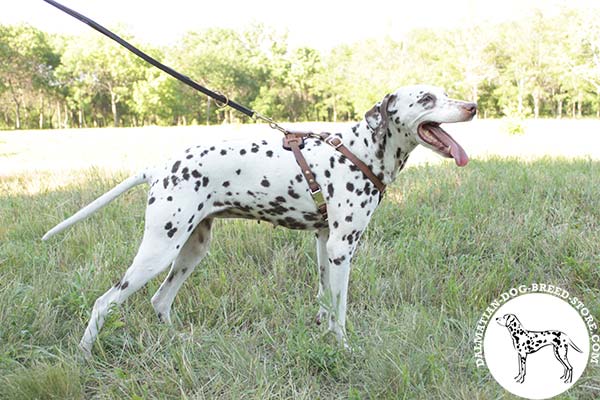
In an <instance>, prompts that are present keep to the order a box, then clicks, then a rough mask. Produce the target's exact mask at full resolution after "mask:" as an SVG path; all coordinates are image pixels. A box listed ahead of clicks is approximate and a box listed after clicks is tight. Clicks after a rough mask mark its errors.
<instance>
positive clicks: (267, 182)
mask: <svg viewBox="0 0 600 400" xmlns="http://www.w3.org/2000/svg"><path fill="white" fill-rule="evenodd" d="M260 184H261V185H262V186H264V187H269V186H271V182H269V181H268V180H267V178H264V179H263V180H262V181H261V182H260Z"/></svg>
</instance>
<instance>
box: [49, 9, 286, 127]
mask: <svg viewBox="0 0 600 400" xmlns="http://www.w3.org/2000/svg"><path fill="white" fill-rule="evenodd" d="M44 1H45V2H46V3H48V4H51V5H53V6H54V7H56V8H58V9H59V10H61V11H64V12H65V13H67V14H69V15H70V16H72V17H74V18H77V19H78V20H79V21H81V22H83V23H84V24H87V25H89V26H90V27H92V28H94V29H95V30H97V31H98V32H100V33H102V34H103V35H105V36H108V37H109V38H111V39H112V40H114V41H115V42H117V43H119V44H120V45H121V46H123V47H125V48H126V49H127V50H129V51H131V52H132V53H133V54H135V55H136V56H138V57H140V58H142V59H143V60H144V61H146V62H148V63H150V64H152V65H154V66H155V67H156V68H158V69H160V70H162V71H164V72H166V73H167V74H169V75H171V76H172V77H173V78H175V79H177V80H179V81H181V82H183V83H185V84H186V85H188V86H191V87H192V88H194V89H196V90H197V91H199V92H202V93H204V94H205V95H207V96H210V97H212V98H213V99H215V100H216V101H217V102H218V103H221V107H225V106H229V107H231V108H233V109H235V110H237V111H239V112H241V113H242V114H245V115H247V116H248V117H250V118H252V119H253V120H257V119H260V120H262V121H264V122H267V123H268V124H269V126H270V127H271V128H273V129H277V130H279V131H281V132H283V133H284V134H285V135H287V133H288V131H287V130H286V129H284V128H282V127H281V126H280V125H278V124H277V123H276V122H275V121H273V120H272V119H271V118H268V117H265V116H263V115H260V114H259V113H257V112H256V111H254V110H251V109H249V108H248V107H245V106H243V105H241V104H239V103H236V102H235V101H233V100H230V99H229V98H228V97H227V96H224V95H222V94H220V93H217V92H213V91H212V90H209V89H207V88H205V87H204V86H202V85H200V84H198V83H197V82H194V81H193V80H192V79H190V78H189V77H187V76H185V75H183V74H181V73H179V72H177V71H175V70H174V69H173V68H171V67H168V66H166V65H164V64H163V63H161V62H159V61H157V60H156V59H154V58H152V57H150V56H149V55H148V54H146V53H144V52H143V51H141V50H140V49H138V48H137V47H135V46H133V45H132V44H131V43H129V42H127V41H126V40H124V39H123V38H121V37H119V36H118V35H116V34H114V33H113V32H111V31H109V30H108V29H106V28H105V27H103V26H102V25H100V24H98V23H97V22H95V21H92V20H91V19H89V18H88V17H86V16H85V15H81V14H80V13H78V12H77V11H75V10H72V9H70V8H68V7H65V6H63V5H62V4H60V3H57V2H56V1H54V0H44ZM218 103H217V104H218Z"/></svg>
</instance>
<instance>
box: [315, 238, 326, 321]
mask: <svg viewBox="0 0 600 400" xmlns="http://www.w3.org/2000/svg"><path fill="white" fill-rule="evenodd" d="M327 239H329V229H323V230H320V231H319V232H318V233H317V264H318V265H317V270H318V271H319V292H318V293H317V300H318V302H319V312H317V316H316V317H315V322H316V323H317V325H321V323H322V322H323V321H325V320H327V317H328V315H329V312H328V309H327V299H326V296H325V294H326V292H327V289H328V288H329V261H328V260H327V258H328V257H327Z"/></svg>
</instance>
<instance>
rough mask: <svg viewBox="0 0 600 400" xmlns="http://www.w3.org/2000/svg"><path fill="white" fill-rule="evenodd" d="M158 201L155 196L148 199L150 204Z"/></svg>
mask: <svg viewBox="0 0 600 400" xmlns="http://www.w3.org/2000/svg"><path fill="white" fill-rule="evenodd" d="M155 201H156V199H155V198H154V197H150V199H149V200H148V205H150V204H152V203H154V202H155Z"/></svg>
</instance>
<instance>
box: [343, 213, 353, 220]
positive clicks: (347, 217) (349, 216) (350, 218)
mask: <svg viewBox="0 0 600 400" xmlns="http://www.w3.org/2000/svg"><path fill="white" fill-rule="evenodd" d="M344 220H345V221H346V222H352V214H350V215H348V216H346V218H344Z"/></svg>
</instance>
